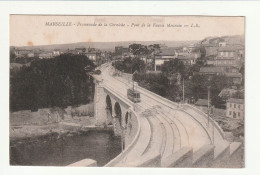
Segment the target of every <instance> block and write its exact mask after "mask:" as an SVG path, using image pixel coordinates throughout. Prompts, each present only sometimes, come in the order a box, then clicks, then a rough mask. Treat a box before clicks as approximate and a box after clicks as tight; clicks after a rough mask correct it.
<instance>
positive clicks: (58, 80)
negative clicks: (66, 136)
mask: <svg viewBox="0 0 260 175" xmlns="http://www.w3.org/2000/svg"><path fill="white" fill-rule="evenodd" d="M87 66H89V70H88V71H90V72H91V71H93V70H94V68H95V66H94V64H93V62H92V61H90V60H89V59H88V58H87V57H86V56H83V55H72V54H64V55H60V56H58V57H55V58H52V59H48V60H45V59H44V60H35V61H33V62H31V65H30V66H29V67H22V68H21V69H20V70H19V71H18V72H17V73H14V74H12V77H11V78H10V109H11V110H12V111H17V110H28V109H31V110H37V109H38V108H44V107H53V106H56V107H62V108H63V107H66V106H68V105H73V104H82V103H88V102H89V100H90V98H88V97H92V91H91V88H92V82H90V81H89V77H88V76H86V73H87V72H86V70H85V69H84V68H85V67H87Z"/></svg>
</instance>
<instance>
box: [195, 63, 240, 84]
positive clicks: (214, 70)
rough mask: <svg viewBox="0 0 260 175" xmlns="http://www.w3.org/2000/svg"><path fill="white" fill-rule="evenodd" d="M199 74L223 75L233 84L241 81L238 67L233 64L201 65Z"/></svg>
mask: <svg viewBox="0 0 260 175" xmlns="http://www.w3.org/2000/svg"><path fill="white" fill-rule="evenodd" d="M199 73H200V74H201V75H209V76H213V75H225V76H227V77H229V78H231V79H232V81H233V83H234V84H241V82H242V74H241V73H239V69H238V68H236V67H233V66H208V67H201V68H200V72H199Z"/></svg>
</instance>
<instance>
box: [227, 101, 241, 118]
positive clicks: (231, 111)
mask: <svg viewBox="0 0 260 175" xmlns="http://www.w3.org/2000/svg"><path fill="white" fill-rule="evenodd" d="M226 116H227V117H231V118H235V119H241V120H244V99H237V98H230V99H228V101H227V110H226Z"/></svg>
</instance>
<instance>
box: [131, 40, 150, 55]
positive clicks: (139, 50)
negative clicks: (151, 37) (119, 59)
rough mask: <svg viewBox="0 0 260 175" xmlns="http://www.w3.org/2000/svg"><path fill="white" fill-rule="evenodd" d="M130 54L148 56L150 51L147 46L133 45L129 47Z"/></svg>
mask: <svg viewBox="0 0 260 175" xmlns="http://www.w3.org/2000/svg"><path fill="white" fill-rule="evenodd" d="M129 49H130V52H131V53H133V54H134V55H146V54H148V52H149V50H148V48H147V46H145V45H142V44H135V43H134V44H131V45H129Z"/></svg>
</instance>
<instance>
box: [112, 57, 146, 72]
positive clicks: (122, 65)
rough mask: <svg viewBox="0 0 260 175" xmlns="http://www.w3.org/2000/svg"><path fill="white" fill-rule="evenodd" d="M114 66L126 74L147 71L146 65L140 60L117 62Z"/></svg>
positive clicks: (131, 59) (127, 59)
mask: <svg viewBox="0 0 260 175" xmlns="http://www.w3.org/2000/svg"><path fill="white" fill-rule="evenodd" d="M113 66H115V67H116V69H118V70H120V71H122V72H125V73H134V72H135V71H137V72H143V71H144V70H145V63H144V61H143V60H140V59H139V58H126V59H124V60H123V61H116V62H114V63H113Z"/></svg>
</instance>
